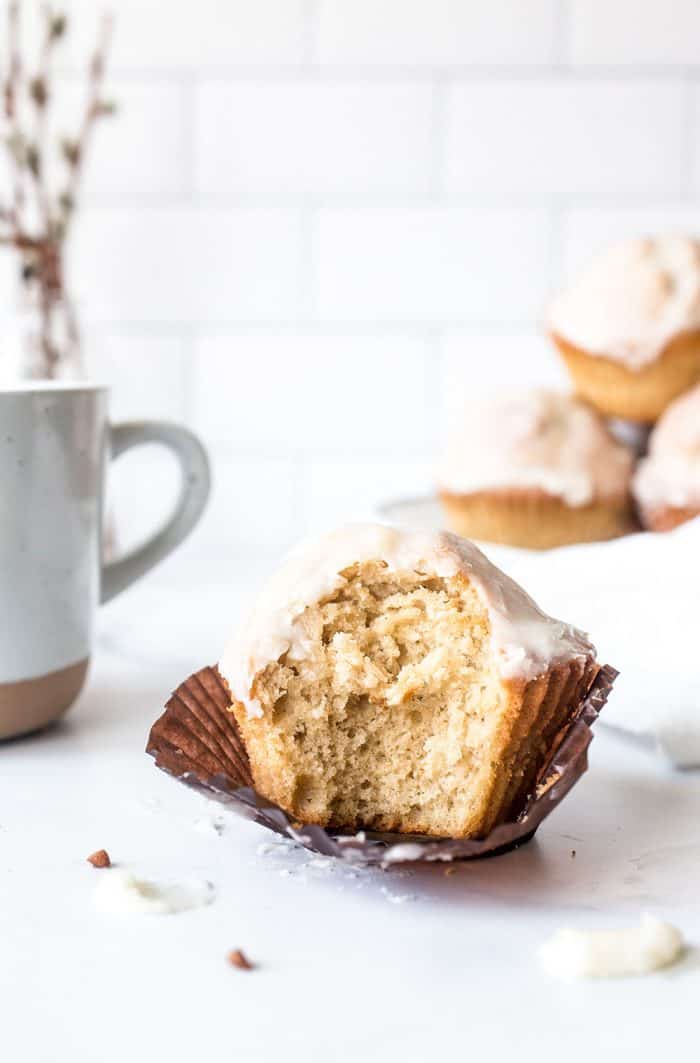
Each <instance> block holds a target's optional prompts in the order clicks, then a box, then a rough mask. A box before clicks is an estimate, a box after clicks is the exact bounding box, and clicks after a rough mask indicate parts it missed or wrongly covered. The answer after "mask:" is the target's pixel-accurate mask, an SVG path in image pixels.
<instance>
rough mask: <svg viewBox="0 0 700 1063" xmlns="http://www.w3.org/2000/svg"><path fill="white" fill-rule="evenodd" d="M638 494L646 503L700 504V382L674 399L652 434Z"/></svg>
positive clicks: (637, 477) (639, 475)
mask: <svg viewBox="0 0 700 1063" xmlns="http://www.w3.org/2000/svg"><path fill="white" fill-rule="evenodd" d="M634 493H635V496H636V498H637V500H638V501H639V502H641V503H642V505H644V506H647V507H649V508H653V507H654V506H655V505H656V506H658V505H664V506H681V507H682V506H689V505H695V504H698V505H700V384H699V385H698V386H697V387H695V388H693V390H692V391H689V392H687V393H686V394H685V395H682V396H681V397H680V398H679V399H676V400H675V402H672V403H671V405H670V406H669V407H668V409H667V410H666V411H665V413H664V414H663V416H662V417H661V420H660V421H659V422H658V424H657V425H656V428H655V429H654V431H653V432H652V434H651V438H650V440H649V456H648V457H647V458H645V459H644V460H643V461H641V462H640V463H639V466H638V468H637V472H636V474H635V477H634Z"/></svg>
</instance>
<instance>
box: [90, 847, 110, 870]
mask: <svg viewBox="0 0 700 1063" xmlns="http://www.w3.org/2000/svg"><path fill="white" fill-rule="evenodd" d="M87 862H88V864H92V866H93V867H111V866H112V861H111V860H110V858H109V853H108V852H107V850H106V849H96V850H95V852H94V853H90V855H89V856H88V858H87Z"/></svg>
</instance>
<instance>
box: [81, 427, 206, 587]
mask: <svg viewBox="0 0 700 1063" xmlns="http://www.w3.org/2000/svg"><path fill="white" fill-rule="evenodd" d="M109 442H110V459H114V458H118V457H119V455H120V454H123V453H124V451H125V450H130V449H131V447H138V446H141V444H143V443H161V444H162V445H163V446H165V447H167V448H168V450H170V451H172V453H173V454H174V455H175V457H176V458H177V460H178V463H179V465H180V494H179V496H178V499H177V502H176V504H175V509H174V510H173V513H172V515H171V517H170V519H169V520H168V521H167V522H166V523H165V524H164V525H163V527H162V528H160V530H159V531H157V532H155V533H154V534H153V535H152V536H151V537H150V538H149V539H147V540H146V542H145V543H143V544H142V545H141V546H139V547H137V548H136V549H135V550H132V551H130V552H129V553H128V554H126V556H125V557H119V558H117V559H116V560H115V561H109V562H107V563H103V565H102V585H101V593H100V602H101V604H104V603H105V602H108V601H109V600H110V599H111V598H114V597H115V595H117V594H121V592H122V591H123V590H125V589H126V588H127V587H128V586H129V585H130V584H131V583H133V582H134V581H135V580H137V579H139V578H140V577H141V576H143V574H144V573H145V572H148V570H149V568H153V566H154V565H157V564H158V562H159V561H162V560H163V558H164V557H167V555H168V554H169V553H171V551H173V550H174V549H175V547H176V546H179V544H180V543H181V542H182V540H183V539H184V538H186V536H187V535H189V533H190V532H191V531H192V529H193V528H194V526H195V524H196V523H197V521H198V520H199V518H200V517H201V515H202V513H203V511H204V508H205V506H206V504H207V499H208V497H209V488H210V484H211V477H210V472H209V459H208V458H207V453H206V451H205V449H204V447H203V446H202V444H201V443H200V441H199V440H198V439H197V437H196V436H195V435H194V434H193V433H192V432H190V431H189V430H188V429H187V428H182V427H181V426H180V425H176V424H169V423H168V422H167V421H133V422H128V423H126V424H117V425H112V426H111V427H110V429H109Z"/></svg>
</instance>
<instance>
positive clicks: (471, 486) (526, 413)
mask: <svg viewBox="0 0 700 1063" xmlns="http://www.w3.org/2000/svg"><path fill="white" fill-rule="evenodd" d="M632 462H633V458H632V453H631V451H630V450H629V449H628V448H627V447H626V446H624V445H623V444H622V443H618V442H617V441H616V440H615V439H614V437H613V436H612V435H611V433H610V432H609V431H608V429H607V427H606V425H605V423H604V421H603V420H602V418H601V417H599V416H598V414H597V413H595V412H594V411H593V410H592V409H591V408H590V407H589V406H586V405H585V404H584V403H582V402H579V401H578V400H577V399H575V398H573V397H571V396H569V395H560V394H557V393H555V392H551V391H532V392H526V393H525V394H522V395H513V396H499V397H495V398H491V399H482V400H481V401H473V402H471V403H469V404H468V406H467V407H466V408H465V409H464V411H463V416H462V418H461V422H460V425H459V427H458V428H457V430H456V432H455V433H454V435H453V437H452V438H451V439H450V440H449V443H448V446H447V448H446V451H445V455H444V458H443V461H442V464H441V466H440V468H439V470H438V482H439V484H440V487H441V488H443V489H444V490H446V491H449V492H452V493H454V494H470V493H472V492H475V491H481V490H489V489H494V488H495V489H513V488H516V489H517V488H529V489H536V490H540V491H545V492H546V493H547V494H549V495H553V496H554V497H555V498H561V499H563V501H564V502H566V503H567V504H568V505H570V506H584V505H587V504H588V503H590V502H592V501H593V500H594V499H601V500H603V499H611V498H614V499H619V498H620V497H624V496H625V495H626V494H627V493H628V491H629V484H630V477H631V474H632Z"/></svg>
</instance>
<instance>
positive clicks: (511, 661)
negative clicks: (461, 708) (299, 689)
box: [219, 524, 595, 716]
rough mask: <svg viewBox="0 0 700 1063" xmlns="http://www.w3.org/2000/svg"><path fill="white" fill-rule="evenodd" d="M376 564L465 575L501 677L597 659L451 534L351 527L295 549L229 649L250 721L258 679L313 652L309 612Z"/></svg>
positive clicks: (578, 635) (226, 659) (228, 673)
mask: <svg viewBox="0 0 700 1063" xmlns="http://www.w3.org/2000/svg"><path fill="white" fill-rule="evenodd" d="M374 561H378V562H383V563H384V565H386V566H387V569H388V570H389V571H390V572H413V573H419V574H425V575H427V576H436V577H440V578H450V577H453V576H455V575H457V574H458V573H462V574H464V575H466V576H467V577H468V578H469V580H470V582H471V583H472V585H473V586H474V588H475V590H476V592H477V594H478V595H479V597H480V599H481V601H482V602H483V605H484V607H485V609H486V611H487V613H488V617H489V622H490V626H491V641H492V646H493V650H494V656H495V660H496V661H497V667H498V671H499V674H500V675H501V677H503V678H516V679H518V678H521V679H525V680H530V679H533V678H535V677H537V676H539V675H542V674H544V673H545V672H547V670H548V669H549V668H551V667H552V666H554V665H557V664H561V663H565V662H567V661H572V660H575V659H592V658H593V657H594V656H595V650H594V648H593V646H592V645H591V643H590V642H589V640H588V638H587V637H586V635H585V634H584V633H583V632H581V631H579V630H578V629H577V628H575V627H572V626H571V625H569V624H565V623H563V622H561V621H559V620H554V619H552V618H551V617H549V616H547V615H546V614H545V613H543V612H542V611H541V610H540V609H539V607H538V606H537V605H536V604H535V602H534V601H533V600H532V598H530V596H529V595H528V594H526V593H525V591H524V590H523V589H522V588H521V587H519V586H518V584H517V583H515V582H514V581H513V580H511V579H510V578H509V577H508V576H506V575H505V574H504V573H503V572H501V571H500V569H498V568H496V567H495V565H492V564H491V562H490V561H489V560H488V558H486V557H485V555H484V554H482V553H481V551H480V550H479V549H477V547H476V546H474V544H473V543H471V542H469V541H467V540H466V539H460V538H459V537H458V536H456V535H451V534H449V533H448V532H437V533H429V532H420V531H406V530H400V529H397V528H390V527H386V526H384V525H380V524H356V525H348V526H346V527H344V528H340V529H339V530H337V531H334V532H332V533H329V534H327V535H325V536H323V537H321V538H320V539H317V540H313V541H309V542H305V543H302V544H301V545H300V546H299V547H297V549H296V550H294V551H292V553H290V554H289V556H288V558H287V560H286V562H285V563H284V564H283V565H282V566H281V568H280V569H279V570H278V571H277V572H276V573H275V574H274V576H273V577H272V578H271V580H270V581H269V582H268V584H267V586H266V587H265V588H264V589H263V591H262V593H261V594H260V596H259V598H258V599H257V601H256V603H255V606H254V609H253V611H252V614H251V615H250V616H249V617H248V619H247V621H246V622H245V623H243V624H242V625H241V627H240V628H239V630H238V631H237V632H236V634H235V635H234V637H233V638H232V640H231V641H230V643H229V645H228V646H227V647H226V650H225V652H224V654H223V656H222V658H221V661H220V662H219V671H220V672H221V674H222V675H223V677H224V679H225V680H226V682H227V683H228V685H229V688H230V690H231V693H232V695H233V697H234V698H236V699H237V700H238V701H239V702H241V703H242V704H243V705H245V706H246V708H247V711H248V714H249V715H250V716H256V715H260V713H261V711H262V710H261V707H260V705H259V704H258V703H257V702H256V701H255V698H254V696H253V695H252V693H251V691H252V687H253V683H254V681H255V678H256V676H257V675H258V674H259V673H260V672H262V671H263V669H265V667H266V666H267V665H268V664H271V663H272V662H275V661H278V660H279V659H280V658H281V657H282V656H283V655H285V654H286V655H287V659H288V660H303V659H304V658H305V656H306V655H307V654H308V652H309V650H310V646H309V645H308V644H307V642H306V636H305V630H304V625H303V623H301V622H300V620H301V618H302V614H303V613H304V610H305V609H306V608H307V607H308V606H311V605H315V604H317V603H318V602H319V601H321V600H322V599H323V598H324V597H326V596H328V595H329V594H331V593H332V592H334V591H336V590H337V589H338V588H340V587H342V586H343V584H344V582H345V577H344V575H343V572H344V571H345V570H346V569H349V568H350V567H351V566H353V565H357V564H363V563H366V562H374Z"/></svg>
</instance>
